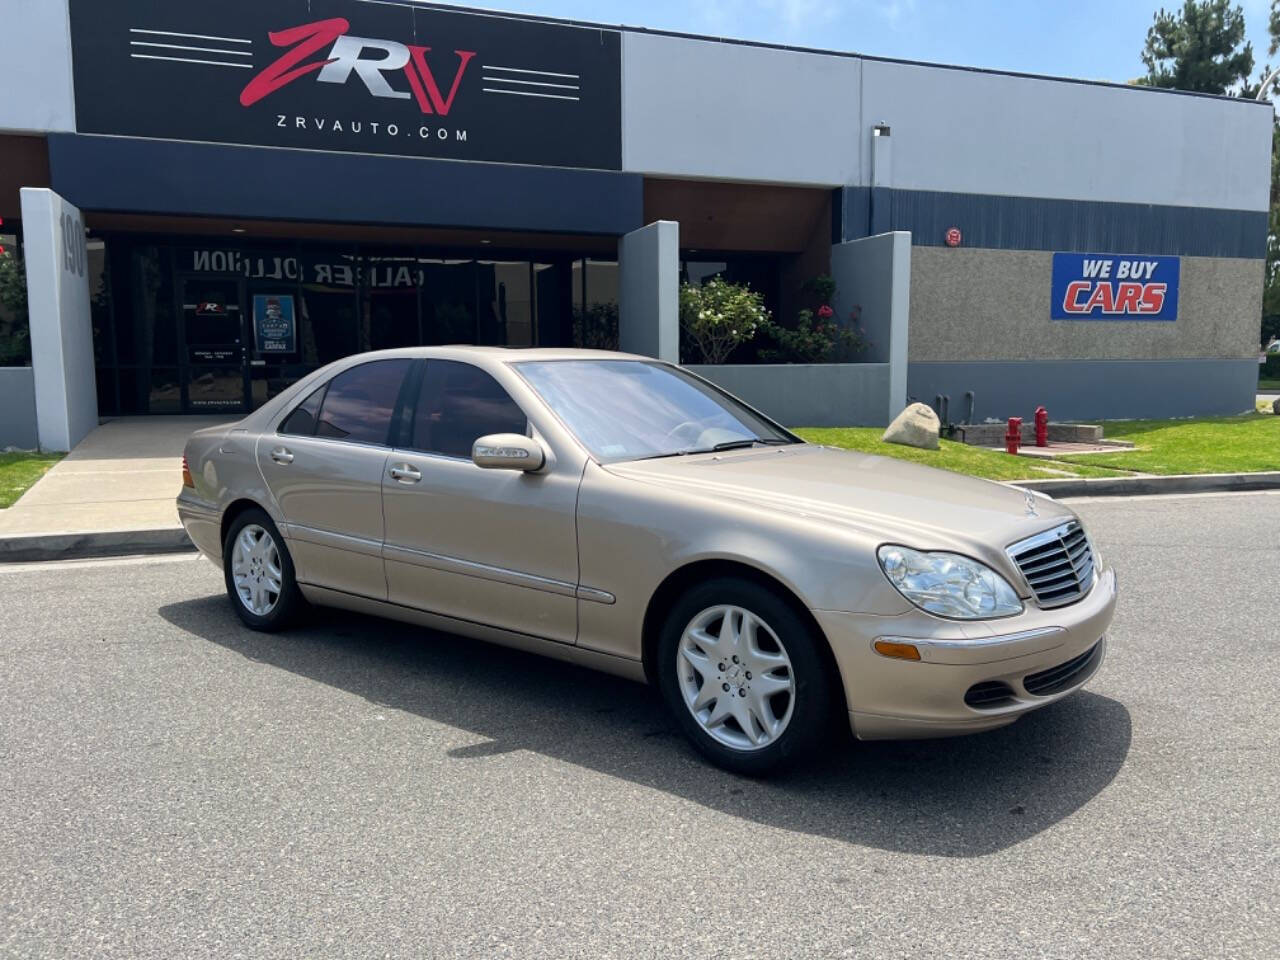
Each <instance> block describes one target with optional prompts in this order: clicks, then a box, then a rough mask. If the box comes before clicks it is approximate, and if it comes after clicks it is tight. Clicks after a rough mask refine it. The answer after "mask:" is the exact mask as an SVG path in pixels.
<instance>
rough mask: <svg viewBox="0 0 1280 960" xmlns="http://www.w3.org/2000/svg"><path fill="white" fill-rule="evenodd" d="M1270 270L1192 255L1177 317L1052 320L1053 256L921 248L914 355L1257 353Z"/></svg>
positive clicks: (916, 264) (915, 282) (914, 272)
mask: <svg viewBox="0 0 1280 960" xmlns="http://www.w3.org/2000/svg"><path fill="white" fill-rule="evenodd" d="M1262 271H1263V262H1262V261H1261V260H1235V259H1218V258H1210V257H1183V258H1182V277H1181V281H1180V285H1179V287H1180V290H1179V302H1178V319H1177V320H1176V321H1173V322H1160V321H1115V320H1051V319H1050V318H1049V309H1050V303H1049V298H1050V290H1051V287H1052V272H1053V254H1052V253H1045V252H1040V251H1020V250H981V249H970V248H960V249H950V248H947V247H915V248H914V249H913V250H912V259H911V336H910V359H911V361H912V362H913V363H918V362H923V361H929V362H943V361H945V362H954V361H972V360H985V361H991V360H1080V359H1098V360H1101V359H1126V360H1170V359H1244V358H1246V357H1249V358H1252V357H1255V356H1256V354H1257V349H1258V318H1259V316H1260V315H1261V309H1262Z"/></svg>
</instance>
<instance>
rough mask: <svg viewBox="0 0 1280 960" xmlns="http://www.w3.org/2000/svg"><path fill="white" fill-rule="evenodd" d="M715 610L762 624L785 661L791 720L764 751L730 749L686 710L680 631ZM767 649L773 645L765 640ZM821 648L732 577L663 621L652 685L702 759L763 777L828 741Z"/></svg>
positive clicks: (764, 595)
mask: <svg viewBox="0 0 1280 960" xmlns="http://www.w3.org/2000/svg"><path fill="white" fill-rule="evenodd" d="M722 605H728V606H733V607H740V608H742V609H743V610H746V611H748V612H749V613H751V614H752V615H753V616H754V617H756V618H757V619H758V620H760V621H762V622H763V623H764V624H765V625H766V626H767V627H768V628H769V629H770V630H771V631H772V632H773V634H774V635H775V636H776V638H777V641H778V644H779V645H780V646H781V647H782V648H783V651H784V652H785V654H786V657H787V659H788V660H789V661H790V667H789V673H790V676H791V680H792V688H793V692H792V693H791V694H790V696H792V697H794V702H793V703H792V704H791V708H790V719H789V720H788V721H787V722H786V725H785V727H784V728H783V730H782V732H781V733H780V734H778V735H777V737H776V739H774V740H772V742H769V743H767V745H764V746H757V747H753V748H748V747H746V746H743V747H742V748H735V747H733V746H731V745H727V744H725V743H722V742H721V741H720V740H718V739H716V737H715V736H713V735H712V734H711V733H709V732H708V730H707V729H706V728H704V726H703V724H702V723H701V722H700V721H699V720H698V719H696V718H695V717H694V714H693V710H692V708H691V707H690V706H689V704H687V703H686V701H685V696H684V693H683V687H682V685H683V683H684V681H683V680H682V678H681V675H680V668H679V666H678V664H679V662H680V659H681V653H680V644H681V640H682V638H683V636H684V632H685V628H686V627H687V626H689V624H690V623H692V622H693V620H694V618H695V617H697V616H699V615H701V614H704V613H705V612H706V611H709V610H711V609H712V608H715V607H718V606H722ZM766 642H767V643H768V644H770V645H771V644H772V640H771V639H769V640H768V641H766ZM824 644H825V640H824V639H823V638H822V637H821V636H820V635H818V634H817V632H816V631H815V629H814V627H813V626H812V625H811V624H810V623H809V622H808V621H807V620H806V619H805V618H804V617H803V616H801V615H800V614H799V613H798V612H797V611H796V609H795V608H794V606H793V605H792V604H791V603H790V602H788V600H786V599H784V598H783V597H781V596H780V595H779V594H778V593H777V592H776V591H774V590H773V589H771V588H770V587H768V586H766V585H764V584H761V583H756V582H753V581H751V580H747V579H739V578H736V577H723V578H717V579H715V580H708V581H706V582H704V583H700V584H698V585H697V586H695V587H693V588H692V589H690V590H688V591H687V592H686V593H685V594H684V595H683V596H682V597H681V598H680V599H679V600H678V601H677V602H676V603H675V605H674V606H673V607H672V608H671V610H670V612H669V613H668V615H667V619H666V621H665V623H664V624H663V627H662V633H661V634H660V636H659V640H658V651H657V665H656V673H657V679H658V685H659V687H660V689H661V691H662V695H663V697H664V698H665V699H666V701H667V705H668V707H669V708H670V709H671V712H672V715H673V716H674V717H675V720H676V723H677V724H678V725H679V727H680V729H681V730H682V731H683V732H684V734H685V736H686V737H688V738H689V741H690V742H691V743H692V744H693V745H694V747H696V748H697V750H698V751H699V752H700V753H701V754H702V755H703V756H705V757H706V758H707V759H709V760H710V761H711V762H712V763H715V764H716V765H717V766H720V767H723V768H724V769H726V770H730V771H732V772H734V773H738V774H743V775H745V776H752V777H758V776H764V775H766V774H770V773H776V772H778V771H780V770H782V769H785V768H786V767H788V766H790V765H792V764H794V763H796V762H798V761H800V760H802V759H803V758H805V757H807V756H809V755H811V754H812V753H813V752H814V750H815V749H816V748H817V747H818V746H819V745H820V744H822V743H823V742H826V741H827V740H828V737H827V734H828V732H829V730H830V729H831V716H832V711H833V709H834V707H835V705H836V703H837V699H836V696H835V692H834V689H833V684H834V683H836V682H837V677H836V676H835V675H834V673H833V668H832V666H831V665H830V658H829V657H828V656H827V655H826V652H825V647H824ZM717 669H718V664H717ZM730 669H732V667H730ZM689 676H692V674H690V675H689ZM746 677H747V678H748V680H746V681H742V680H740V681H739V682H742V683H744V684H747V683H749V678H750V674H747V675H746ZM702 682H703V683H704V684H705V683H707V682H711V681H708V680H703V681H702ZM698 689H699V690H702V689H704V688H703V687H699V688H698ZM744 689H745V686H744ZM740 692H741V691H740ZM716 696H717V697H718V694H716ZM743 696H744V697H745V696H749V694H743ZM776 702H777V700H776V699H775V700H774V703H776ZM785 702H786V701H785V700H784V701H783V703H784V704H785ZM734 731H741V726H740V725H739V724H738V723H737V721H736V720H731V721H729V722H728V723H727V725H726V731H725V732H728V733H729V734H730V735H732V736H737V734H736V733H735V732H734Z"/></svg>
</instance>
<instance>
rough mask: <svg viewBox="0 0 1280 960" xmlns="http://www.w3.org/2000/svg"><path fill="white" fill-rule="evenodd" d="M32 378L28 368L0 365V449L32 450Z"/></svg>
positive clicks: (34, 411) (33, 438) (33, 388)
mask: <svg viewBox="0 0 1280 960" xmlns="http://www.w3.org/2000/svg"><path fill="white" fill-rule="evenodd" d="M36 438H37V433H36V381H35V377H34V376H33V374H32V371H31V368H30V367H0V450H4V449H5V448H6V447H17V448H18V449H19V450H34V449H35V448H36V446H37V439H36Z"/></svg>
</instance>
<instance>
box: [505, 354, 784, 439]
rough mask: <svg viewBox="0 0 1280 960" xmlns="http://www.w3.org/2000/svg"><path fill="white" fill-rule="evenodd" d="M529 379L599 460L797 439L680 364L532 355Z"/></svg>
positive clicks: (525, 367)
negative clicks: (678, 365)
mask: <svg viewBox="0 0 1280 960" xmlns="http://www.w3.org/2000/svg"><path fill="white" fill-rule="evenodd" d="M515 366H516V368H517V369H518V370H519V372H520V373H521V374H522V375H523V376H524V378H525V380H527V381H528V383H529V385H530V386H531V387H533V389H534V390H535V391H536V392H537V394H538V395H539V396H540V397H541V398H542V399H543V401H545V402H546V404H547V406H549V407H550V408H551V409H552V410H553V411H554V412H555V413H556V414H557V415H558V416H559V417H560V419H561V421H563V423H564V425H565V426H566V427H568V428H569V430H571V431H572V432H573V434H574V436H576V437H577V438H578V440H579V441H581V443H582V444H583V446H585V447H586V448H587V449H588V450H590V451H591V453H592V455H593V456H595V457H596V458H597V459H598V460H600V461H602V462H605V463H609V462H614V461H618V460H640V459H644V458H648V457H671V456H679V455H680V454H686V453H710V452H712V451H714V450H726V449H732V448H734V447H750V446H754V445H755V444H757V443H766V444H781V443H799V442H800V441H799V440H797V439H796V438H795V437H793V436H792V435H791V434H789V433H787V432H786V431H785V430H781V429H779V428H778V427H777V426H775V425H774V424H772V423H770V422H769V421H768V420H765V419H764V418H763V417H761V416H759V415H758V414H755V413H752V412H751V411H750V410H748V409H747V408H746V407H744V406H742V404H740V403H738V402H736V401H735V400H733V399H732V398H731V397H729V396H727V395H725V394H723V393H721V392H720V391H719V390H717V389H716V388H714V387H712V386H711V385H709V384H706V383H703V382H702V381H701V380H699V379H697V378H696V377H693V376H690V375H689V374H688V373H685V372H684V371H683V370H680V369H679V368H677V367H671V366H667V365H666V364H661V363H648V362H645V361H643V360H531V361H526V362H521V363H517V364H515Z"/></svg>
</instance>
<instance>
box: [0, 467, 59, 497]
mask: <svg viewBox="0 0 1280 960" xmlns="http://www.w3.org/2000/svg"><path fill="white" fill-rule="evenodd" d="M61 459H62V454H60V453H0V510H3V509H4V508H5V507H11V506H13V504H14V502H15V501H16V500H17V499H18V498H19V497H20V496H22V495H23V494H24V493H26V492H27V488H28V487H30V486H31V485H32V484H33V483H35V482H36V481H37V480H39V479H40V478H41V477H43V476H44V474H45V471H46V470H48V469H49V468H50V467H52V466H53V465H54V464H55V463H57V462H58V461H59V460H61Z"/></svg>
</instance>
